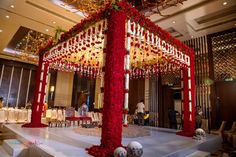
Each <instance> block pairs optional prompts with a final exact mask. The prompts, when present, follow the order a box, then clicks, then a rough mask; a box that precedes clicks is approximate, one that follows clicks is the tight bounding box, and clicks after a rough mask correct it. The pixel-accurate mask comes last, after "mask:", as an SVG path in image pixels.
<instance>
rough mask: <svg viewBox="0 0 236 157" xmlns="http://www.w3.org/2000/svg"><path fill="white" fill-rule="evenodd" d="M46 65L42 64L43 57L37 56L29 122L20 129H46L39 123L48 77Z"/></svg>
mask: <svg viewBox="0 0 236 157" xmlns="http://www.w3.org/2000/svg"><path fill="white" fill-rule="evenodd" d="M48 70H49V67H48V63H46V62H43V55H42V54H40V55H39V63H38V69H37V76H36V82H35V89H34V102H33V106H32V116H31V122H30V123H28V124H24V125H22V127H29V128H38V127H47V125H45V124H42V123H41V115H42V109H43V105H44V97H45V93H46V92H45V91H46V88H45V87H46V82H47V75H48Z"/></svg>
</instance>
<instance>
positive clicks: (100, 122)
mask: <svg viewBox="0 0 236 157" xmlns="http://www.w3.org/2000/svg"><path fill="white" fill-rule="evenodd" d="M98 120H99V122H98V125H100V126H101V125H102V113H100V112H98Z"/></svg>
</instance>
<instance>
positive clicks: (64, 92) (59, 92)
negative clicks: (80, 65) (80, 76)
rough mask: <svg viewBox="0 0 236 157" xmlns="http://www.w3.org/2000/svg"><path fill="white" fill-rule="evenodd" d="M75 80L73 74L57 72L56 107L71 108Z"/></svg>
mask: <svg viewBox="0 0 236 157" xmlns="http://www.w3.org/2000/svg"><path fill="white" fill-rule="evenodd" d="M73 80H74V73H73V72H70V73H69V72H63V71H58V72H57V82H56V91H55V103H54V106H71V100H72V90H73Z"/></svg>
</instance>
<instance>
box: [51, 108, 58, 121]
mask: <svg viewBox="0 0 236 157" xmlns="http://www.w3.org/2000/svg"><path fill="white" fill-rule="evenodd" d="M51 119H54V120H56V119H57V109H53V110H52V117H51Z"/></svg>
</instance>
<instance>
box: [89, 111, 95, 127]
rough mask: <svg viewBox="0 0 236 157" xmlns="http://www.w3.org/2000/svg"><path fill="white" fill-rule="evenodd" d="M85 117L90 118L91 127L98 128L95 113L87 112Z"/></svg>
mask: <svg viewBox="0 0 236 157" xmlns="http://www.w3.org/2000/svg"><path fill="white" fill-rule="evenodd" d="M87 116H88V117H90V118H91V120H92V121H91V123H92V125H94V126H98V121H97V120H96V119H95V113H94V112H87Z"/></svg>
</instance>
